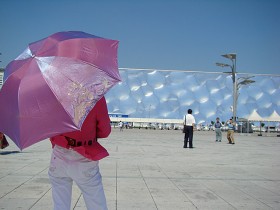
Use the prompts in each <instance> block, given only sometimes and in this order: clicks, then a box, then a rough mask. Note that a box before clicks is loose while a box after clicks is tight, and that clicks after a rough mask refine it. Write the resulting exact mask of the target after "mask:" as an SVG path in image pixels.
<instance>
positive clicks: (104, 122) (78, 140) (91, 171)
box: [49, 97, 111, 210]
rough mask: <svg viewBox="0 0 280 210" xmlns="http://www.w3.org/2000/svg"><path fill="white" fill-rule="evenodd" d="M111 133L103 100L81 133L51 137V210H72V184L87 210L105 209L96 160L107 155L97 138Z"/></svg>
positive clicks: (98, 103) (88, 118) (89, 116)
mask: <svg viewBox="0 0 280 210" xmlns="http://www.w3.org/2000/svg"><path fill="white" fill-rule="evenodd" d="M110 132H111V125H110V118H109V116H108V110H107V105H106V101H105V98H104V97H103V98H101V99H100V100H99V101H98V102H97V104H96V105H95V106H94V108H93V109H92V110H91V111H90V113H89V114H88V116H87V118H86V119H85V121H84V123H83V126H82V129H81V131H74V132H69V133H64V134H61V135H58V136H55V137H52V138H50V140H51V143H52V145H53V152H52V157H51V163H50V168H49V178H50V182H51V185H52V194H53V202H54V210H69V209H70V208H71V196H72V184H73V181H74V182H75V183H76V184H77V185H78V187H79V188H80V190H81V191H82V194H83V197H84V201H85V204H86V206H87V209H100V210H106V209H107V205H106V198H105V194H104V190H103V185H102V178H101V174H100V172H99V167H98V161H99V160H101V159H102V158H105V157H106V156H108V155H109V154H108V152H107V151H106V149H105V148H104V147H102V146H101V145H100V144H99V143H98V141H97V139H98V138H106V137H107V136H108V135H109V134H110Z"/></svg>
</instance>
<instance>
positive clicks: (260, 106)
mask: <svg viewBox="0 0 280 210" xmlns="http://www.w3.org/2000/svg"><path fill="white" fill-rule="evenodd" d="M120 74H121V77H122V82H120V83H119V84H117V85H116V86H115V87H114V88H112V89H111V90H110V91H109V92H108V93H107V94H106V100H107V105H108V111H109V113H121V114H125V115H128V116H129V117H133V118H159V119H182V118H183V115H184V114H186V111H187V109H189V108H191V109H192V110H193V114H194V116H195V118H196V121H197V123H210V122H211V121H214V120H215V118H216V117H220V119H222V120H227V119H229V118H231V117H232V103H233V83H232V77H231V74H225V73H209V72H190V71H171V70H170V71H169V70H131V69H120ZM249 76H250V77H252V76H253V78H252V80H254V81H255V82H254V83H252V84H249V85H244V86H240V88H239V91H238V92H239V95H238V102H237V117H238V118H246V117H248V116H249V115H250V114H251V113H252V112H253V111H254V110H256V111H257V112H258V113H259V114H260V116H261V117H264V118H265V117H269V116H270V115H271V114H272V113H273V112H274V111H276V112H277V113H278V114H280V108H279V107H280V76H279V75H252V74H250V75H249V74H237V78H241V77H249Z"/></svg>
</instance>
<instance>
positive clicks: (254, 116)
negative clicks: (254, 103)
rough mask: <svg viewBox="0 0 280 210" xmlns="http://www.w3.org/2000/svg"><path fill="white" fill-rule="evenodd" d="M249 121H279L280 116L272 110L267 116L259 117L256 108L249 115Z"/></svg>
mask: <svg viewBox="0 0 280 210" xmlns="http://www.w3.org/2000/svg"><path fill="white" fill-rule="evenodd" d="M248 120H249V121H262V122H280V116H279V115H278V113H277V112H276V111H275V110H274V112H273V113H272V114H271V115H270V116H269V117H261V116H260V115H259V114H258V112H257V111H256V110H254V111H253V112H252V113H251V114H250V115H249V116H248Z"/></svg>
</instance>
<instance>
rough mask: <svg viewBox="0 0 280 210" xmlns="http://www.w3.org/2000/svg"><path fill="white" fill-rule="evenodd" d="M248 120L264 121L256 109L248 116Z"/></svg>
mask: <svg viewBox="0 0 280 210" xmlns="http://www.w3.org/2000/svg"><path fill="white" fill-rule="evenodd" d="M248 120H249V121H264V118H262V117H261V116H260V115H259V114H258V112H257V111H256V110H254V111H253V112H252V113H251V114H250V115H249V116H248Z"/></svg>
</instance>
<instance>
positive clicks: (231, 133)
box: [227, 119, 235, 144]
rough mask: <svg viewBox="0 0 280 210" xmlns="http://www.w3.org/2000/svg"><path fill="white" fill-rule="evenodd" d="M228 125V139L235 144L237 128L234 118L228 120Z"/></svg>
mask: <svg viewBox="0 0 280 210" xmlns="http://www.w3.org/2000/svg"><path fill="white" fill-rule="evenodd" d="M227 126H228V131H227V139H228V143H229V144H235V141H234V130H235V125H234V123H233V122H232V119H230V120H228V121H227Z"/></svg>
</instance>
